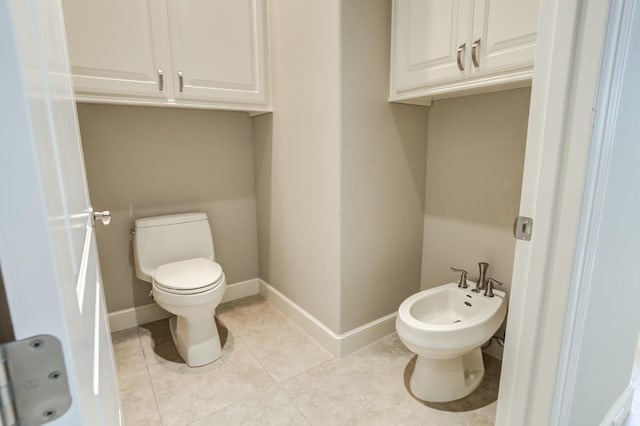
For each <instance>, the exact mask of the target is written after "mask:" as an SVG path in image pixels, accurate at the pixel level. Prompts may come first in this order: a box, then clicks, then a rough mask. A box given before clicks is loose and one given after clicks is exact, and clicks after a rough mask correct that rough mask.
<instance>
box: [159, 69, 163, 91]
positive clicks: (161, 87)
mask: <svg viewBox="0 0 640 426" xmlns="http://www.w3.org/2000/svg"><path fill="white" fill-rule="evenodd" d="M158 90H159V91H161V92H162V90H164V75H163V74H162V70H158Z"/></svg>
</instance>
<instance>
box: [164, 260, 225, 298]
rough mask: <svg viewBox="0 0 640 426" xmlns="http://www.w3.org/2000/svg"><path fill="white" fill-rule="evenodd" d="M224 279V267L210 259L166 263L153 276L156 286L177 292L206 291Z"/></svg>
mask: <svg viewBox="0 0 640 426" xmlns="http://www.w3.org/2000/svg"><path fill="white" fill-rule="evenodd" d="M221 277H222V267H221V266H220V265H218V264H217V263H216V262H213V261H211V260H209V259H203V258H196V259H188V260H181V261H179V262H172V263H166V264H164V265H161V266H160V267H158V269H156V270H155V272H154V274H153V281H154V284H156V285H158V286H160V287H164V288H167V289H170V290H175V291H180V292H182V291H189V290H196V289H204V288H205V287H210V286H212V285H214V284H216V283H217V282H218V281H219V280H220V278H221Z"/></svg>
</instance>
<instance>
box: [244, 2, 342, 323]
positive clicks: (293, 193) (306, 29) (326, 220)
mask: <svg viewBox="0 0 640 426" xmlns="http://www.w3.org/2000/svg"><path fill="white" fill-rule="evenodd" d="M270 12H271V23H270V27H271V55H272V70H273V71H272V85H273V107H274V113H273V114H269V115H263V116H258V117H255V118H253V121H254V143H255V167H256V198H257V211H258V223H259V226H258V240H259V241H260V277H261V278H263V279H264V280H265V281H267V282H268V283H269V284H271V285H273V286H274V287H275V288H277V289H278V290H280V291H281V292H283V293H284V294H285V295H286V296H287V297H289V298H290V299H291V300H293V301H294V302H295V303H297V304H298V305H300V306H301V307H302V308H303V309H305V310H306V311H308V312H309V313H311V314H312V315H313V316H315V317H316V318H318V319H319V320H320V321H322V322H323V323H324V324H325V325H327V326H328V327H329V328H331V329H332V330H334V331H337V330H339V328H340V326H339V316H340V314H339V313H340V217H339V213H340V65H339V64H340V62H339V60H340V56H339V55H340V40H339V37H340V16H339V13H340V6H339V1H338V0H328V1H313V0H304V1H302V0H280V1H277V2H272V3H271V6H270Z"/></svg>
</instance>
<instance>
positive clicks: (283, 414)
mask: <svg viewBox="0 0 640 426" xmlns="http://www.w3.org/2000/svg"><path fill="white" fill-rule="evenodd" d="M308 424H309V423H308V422H307V421H306V420H305V418H304V416H303V415H302V414H301V413H300V411H298V409H297V408H296V407H295V406H294V405H293V404H292V403H291V401H290V400H289V399H288V398H287V397H286V396H285V395H284V394H283V393H282V392H281V391H280V389H279V388H278V386H277V385H273V386H271V387H269V388H267V389H266V390H264V391H263V392H261V393H260V394H258V395H256V396H255V397H252V398H248V399H246V400H244V401H241V402H239V403H237V404H234V405H232V406H230V407H227V408H224V409H222V410H220V411H218V412H216V413H214V414H212V415H210V416H207V417H205V418H202V419H200V420H198V421H196V422H195V423H193V424H192V426H206V425H246V426H251V425H255V426H261V425H273V426H289V425H291V426H298V425H308Z"/></svg>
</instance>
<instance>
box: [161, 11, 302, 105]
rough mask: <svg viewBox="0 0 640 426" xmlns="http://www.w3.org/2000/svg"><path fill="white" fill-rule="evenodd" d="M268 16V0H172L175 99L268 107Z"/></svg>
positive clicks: (170, 34) (171, 20)
mask: <svg viewBox="0 0 640 426" xmlns="http://www.w3.org/2000/svg"><path fill="white" fill-rule="evenodd" d="M265 13H266V10H265V1H264V0H192V1H180V0H169V36H170V39H171V55H172V59H173V71H174V74H175V75H174V92H175V98H176V101H177V102H180V100H181V99H186V100H205V101H216V102H221V103H231V104H233V103H240V104H247V103H249V104H250V103H255V104H258V105H261V104H262V105H264V104H265V102H266V92H265V65H264V64H265V47H264V44H263V43H264V42H265V40H267V37H266V20H265V18H266V15H265ZM311 48H312V47H311Z"/></svg>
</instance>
